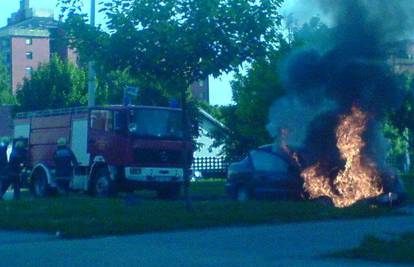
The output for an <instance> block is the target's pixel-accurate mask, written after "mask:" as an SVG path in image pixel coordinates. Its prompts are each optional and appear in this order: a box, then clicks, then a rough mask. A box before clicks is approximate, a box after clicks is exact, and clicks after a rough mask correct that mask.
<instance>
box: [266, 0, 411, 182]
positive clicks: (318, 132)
mask: <svg viewBox="0 0 414 267" xmlns="http://www.w3.org/2000/svg"><path fill="white" fill-rule="evenodd" d="M300 3H302V4H305V5H306V4H307V5H309V4H314V5H319V7H320V8H321V10H322V11H323V13H322V14H324V16H327V17H328V18H329V20H330V24H331V25H330V26H331V29H330V30H331V35H332V36H331V37H332V38H330V40H332V41H333V42H334V43H333V44H329V45H326V47H333V48H332V49H330V50H329V51H323V52H322V50H318V49H314V48H312V49H306V48H305V49H303V48H302V49H301V50H300V51H295V52H294V53H292V55H291V56H290V57H289V59H288V61H287V64H285V65H286V66H285V68H284V71H285V88H286V90H287V93H286V97H285V98H284V99H282V100H280V101H277V102H276V103H275V104H274V105H273V107H272V109H271V110H270V123H269V127H268V129H269V131H271V133H272V134H273V135H274V136H277V129H279V128H287V129H288V131H290V132H292V135H291V136H290V137H289V138H288V140H287V142H288V143H289V144H291V145H294V146H298V145H300V146H301V147H304V148H305V149H306V151H307V153H306V157H307V159H308V164H309V165H311V164H314V163H315V162H317V161H321V160H322V161H323V164H324V165H326V166H324V168H326V170H329V171H332V172H333V174H332V175H333V176H335V175H336V173H335V172H336V169H335V168H338V166H339V168H340V167H341V164H343V163H342V162H341V160H340V157H339V152H338V150H337V147H336V138H335V129H336V127H337V125H338V120H339V117H340V115H342V114H348V113H350V111H351V107H352V106H353V105H356V106H358V107H360V108H361V109H362V110H363V111H365V112H368V113H369V115H370V118H371V120H370V127H369V130H368V131H367V132H366V134H365V135H366V136H365V137H366V139H365V140H366V141H367V146H366V151H364V152H365V153H366V154H367V155H368V156H370V157H371V158H372V159H374V160H376V161H377V163H378V164H379V165H380V166H379V167H384V168H385V165H383V163H384V162H385V156H386V155H385V154H386V153H385V151H386V148H384V144H385V142H384V138H383V137H382V134H381V130H380V129H381V126H380V122H381V121H382V120H383V118H384V116H385V115H386V114H387V113H388V112H389V111H391V110H394V109H396V108H398V107H399V106H400V105H401V101H402V99H403V97H404V91H403V90H402V88H400V86H399V85H398V83H397V82H396V79H395V74H394V73H393V72H392V70H391V68H390V66H389V65H388V64H387V44H388V43H390V42H393V41H398V40H401V39H404V38H407V37H408V36H409V30H410V29H414V27H412V26H414V25H413V20H412V19H411V17H412V16H411V14H414V13H413V11H414V1H411V0H390V1H388V0H387V1H383V0H310V1H307V0H306V3H305V1H301V2H300ZM302 8H303V7H302ZM286 102H288V103H296V104H295V105H293V104H292V105H286V104H285V103H286ZM303 112H306V113H307V114H304V113H303ZM289 117H298V118H301V119H299V120H297V121H296V122H297V124H296V125H294V124H295V120H293V122H292V120H291V119H289Z"/></svg>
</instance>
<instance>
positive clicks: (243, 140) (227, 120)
mask: <svg viewBox="0 0 414 267" xmlns="http://www.w3.org/2000/svg"><path fill="white" fill-rule="evenodd" d="M289 51H290V47H289V46H288V45H287V44H284V45H281V47H280V48H279V50H277V51H275V52H273V53H272V54H271V55H270V56H268V57H267V58H266V59H261V60H257V61H255V62H254V63H253V64H252V65H251V67H250V68H249V69H248V70H247V72H246V73H245V74H237V75H236V76H235V79H234V81H233V82H232V90H233V100H234V102H235V103H236V104H234V105H230V106H227V107H222V108H221V120H222V121H223V123H224V124H225V125H226V126H227V127H228V128H229V130H230V134H229V135H223V133H221V134H220V133H217V134H215V135H216V138H217V144H222V143H224V144H225V150H226V151H225V152H226V155H227V156H228V157H229V159H232V160H233V159H237V158H240V157H241V156H243V155H245V154H246V153H247V152H248V151H249V150H250V149H252V148H256V147H258V146H260V145H264V144H267V143H272V142H273V140H272V138H271V136H270V135H269V133H268V131H267V130H266V125H267V124H268V118H269V109H270V107H271V105H272V104H273V102H274V101H275V100H276V99H277V98H279V97H280V96H282V95H283V94H284V89H283V85H282V82H281V79H280V74H279V65H280V63H281V62H282V61H283V59H284V58H285V57H286V56H287V54H288V52H289Z"/></svg>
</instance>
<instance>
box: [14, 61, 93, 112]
mask: <svg viewBox="0 0 414 267" xmlns="http://www.w3.org/2000/svg"><path fill="white" fill-rule="evenodd" d="M86 81H87V79H86V73H85V71H84V70H83V69H81V68H78V67H77V66H75V65H73V64H72V63H70V62H67V61H62V60H61V59H60V58H59V57H58V56H56V55H53V56H52V58H51V60H50V62H49V63H45V64H41V65H40V66H39V68H38V69H37V70H36V71H34V72H33V74H32V77H31V78H30V79H25V80H24V83H23V86H22V88H21V89H20V90H19V91H18V92H17V101H18V110H19V111H31V110H42V109H52V108H65V107H74V106H81V105H85V104H86V102H87V89H86Z"/></svg>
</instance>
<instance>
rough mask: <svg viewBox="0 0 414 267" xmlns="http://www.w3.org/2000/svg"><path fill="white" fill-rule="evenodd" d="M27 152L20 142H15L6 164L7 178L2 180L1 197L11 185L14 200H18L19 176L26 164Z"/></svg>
mask: <svg viewBox="0 0 414 267" xmlns="http://www.w3.org/2000/svg"><path fill="white" fill-rule="evenodd" d="M26 157H27V151H26V148H25V147H24V143H23V141H21V140H18V141H16V143H15V145H14V147H13V149H12V152H11V154H10V159H9V164H8V177H7V179H5V180H4V183H2V187H1V196H2V197H3V195H4V193H5V192H6V191H7V188H8V187H9V186H10V185H11V184H13V189H14V194H13V198H14V199H19V198H20V174H21V172H22V170H23V167H24V166H25V164H26Z"/></svg>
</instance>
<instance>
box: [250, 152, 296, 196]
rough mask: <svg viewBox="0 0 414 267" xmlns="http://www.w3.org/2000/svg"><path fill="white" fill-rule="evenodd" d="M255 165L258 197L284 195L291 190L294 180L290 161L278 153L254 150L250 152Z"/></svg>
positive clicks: (254, 175) (254, 173)
mask: <svg viewBox="0 0 414 267" xmlns="http://www.w3.org/2000/svg"><path fill="white" fill-rule="evenodd" d="M250 157H251V160H252V165H253V179H254V181H255V182H254V183H255V189H254V191H255V194H256V195H257V196H258V197H282V196H284V195H286V193H287V191H289V190H290V187H291V186H290V182H291V180H292V177H291V174H290V173H289V165H288V163H287V162H286V161H285V160H284V159H282V158H281V157H279V156H278V155H277V154H274V153H271V152H267V151H262V150H253V151H251V153H250Z"/></svg>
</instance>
